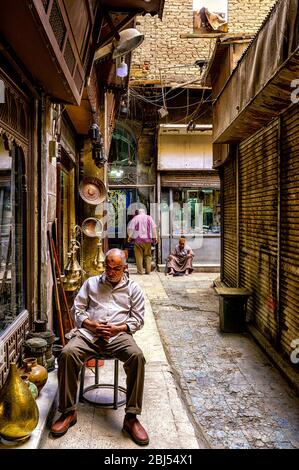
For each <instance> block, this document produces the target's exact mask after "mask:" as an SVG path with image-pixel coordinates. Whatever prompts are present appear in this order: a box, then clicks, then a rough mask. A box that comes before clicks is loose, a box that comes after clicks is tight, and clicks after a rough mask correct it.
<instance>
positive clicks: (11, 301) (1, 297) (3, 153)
mask: <svg viewBox="0 0 299 470" xmlns="http://www.w3.org/2000/svg"><path fill="white" fill-rule="evenodd" d="M22 176H23V154H22V151H21V150H20V149H19V148H18V147H16V146H14V145H12V147H11V149H10V151H8V146H7V145H6V141H5V139H4V137H1V136H0V332H1V331H3V330H5V328H6V327H7V326H8V325H10V324H11V323H12V322H13V321H14V319H15V318H16V316H17V315H18V314H19V313H20V312H21V311H22V310H24V308H25V289H24V274H23V273H24V244H25V233H26V227H25V220H24V216H23V214H24V213H25V207H24V204H25V202H24V201H25V198H24V195H23V194H22Z"/></svg>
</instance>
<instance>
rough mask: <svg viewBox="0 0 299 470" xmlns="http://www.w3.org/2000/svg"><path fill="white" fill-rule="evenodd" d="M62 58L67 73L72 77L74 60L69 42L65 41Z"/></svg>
mask: <svg viewBox="0 0 299 470" xmlns="http://www.w3.org/2000/svg"><path fill="white" fill-rule="evenodd" d="M63 57H64V60H65V61H66V65H67V66H68V69H69V71H70V72H71V74H72V75H73V72H74V67H75V63H76V59H75V56H74V53H73V49H72V46H71V43H70V41H69V40H67V42H66V45H65V49H64V56H63Z"/></svg>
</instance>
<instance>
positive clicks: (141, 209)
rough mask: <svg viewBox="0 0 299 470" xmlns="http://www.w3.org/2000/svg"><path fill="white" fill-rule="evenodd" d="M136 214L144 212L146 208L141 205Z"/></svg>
mask: <svg viewBox="0 0 299 470" xmlns="http://www.w3.org/2000/svg"><path fill="white" fill-rule="evenodd" d="M138 214H146V210H145V209H144V208H143V207H141V208H140V209H138Z"/></svg>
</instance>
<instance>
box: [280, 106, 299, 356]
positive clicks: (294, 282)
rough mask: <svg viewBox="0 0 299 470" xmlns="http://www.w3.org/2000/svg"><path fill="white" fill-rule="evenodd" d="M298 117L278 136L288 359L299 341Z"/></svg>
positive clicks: (286, 120) (292, 115) (291, 114)
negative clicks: (279, 137) (294, 343)
mask: <svg viewBox="0 0 299 470" xmlns="http://www.w3.org/2000/svg"><path fill="white" fill-rule="evenodd" d="M298 129H299V115H298V105H295V106H294V107H293V108H290V110H288V111H287V112H286V113H285V114H284V115H283V118H282V132H281V137H282V139H281V141H282V144H281V281H280V286H281V296H280V297H281V316H282V335H281V347H282V350H283V351H284V352H286V353H287V354H288V355H289V354H290V352H291V351H292V350H293V349H292V348H291V347H290V344H291V342H292V340H294V339H297V338H299V310H298V308H299V307H298V306H299V276H298V275H299V131H298Z"/></svg>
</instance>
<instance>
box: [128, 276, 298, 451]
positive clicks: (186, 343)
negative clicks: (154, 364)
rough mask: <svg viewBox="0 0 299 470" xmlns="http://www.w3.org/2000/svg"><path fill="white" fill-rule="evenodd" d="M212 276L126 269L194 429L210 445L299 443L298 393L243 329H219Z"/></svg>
mask: <svg viewBox="0 0 299 470" xmlns="http://www.w3.org/2000/svg"><path fill="white" fill-rule="evenodd" d="M216 277H217V274H215V273H211V274H208V273H193V274H192V275H191V276H189V277H175V278H173V277H171V276H167V277H166V276H165V275H164V274H163V273H152V274H151V276H144V275H143V276H137V275H134V274H132V278H134V279H136V280H137V282H139V283H140V285H141V286H142V287H143V288H144V291H145V293H146V295H147V297H148V298H149V300H150V303H151V307H152V310H153V313H154V316H155V319H156V322H157V326H158V330H159V332H160V335H161V338H162V342H163V345H164V349H165V353H166V356H167V358H168V361H169V363H170V365H171V367H172V368H173V372H174V375H175V377H176V379H177V381H178V383H179V385H180V389H181V390H182V398H183V400H184V401H185V402H186V404H187V406H188V409H189V412H190V416H191V417H192V418H191V419H193V423H194V426H195V429H196V430H197V432H198V433H199V434H202V433H203V434H204V435H205V437H206V439H207V441H208V442H209V444H210V446H211V447H212V448H233V449H237V448H245V449H253V448H271V449H273V448H279V449H283V448H288V449H292V448H299V398H298V397H296V396H295V394H294V392H293V391H292V389H291V388H290V387H289V386H288V384H287V383H286V381H285V379H284V378H283V377H282V376H281V374H280V373H279V371H278V370H277V369H276V368H275V367H274V366H273V365H272V363H271V362H270V360H269V359H268V358H267V356H265V354H264V353H263V352H262V350H261V349H260V348H259V346H258V345H257V344H256V343H255V342H254V340H253V339H252V338H251V336H250V335H249V334H247V333H245V334H235V333H234V334H228V333H221V332H220V331H219V315H218V311H219V301H218V297H217V295H216V294H215V292H214V289H213V288H212V281H213V280H214V279H215V278H216Z"/></svg>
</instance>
